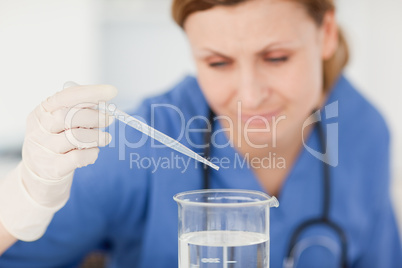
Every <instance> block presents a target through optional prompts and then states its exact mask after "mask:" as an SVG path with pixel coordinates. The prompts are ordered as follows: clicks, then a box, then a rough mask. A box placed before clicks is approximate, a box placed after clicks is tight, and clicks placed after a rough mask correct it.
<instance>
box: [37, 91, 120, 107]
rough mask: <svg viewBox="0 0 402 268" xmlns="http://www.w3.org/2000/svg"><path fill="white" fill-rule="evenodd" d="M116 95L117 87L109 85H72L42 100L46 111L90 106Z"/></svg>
mask: <svg viewBox="0 0 402 268" xmlns="http://www.w3.org/2000/svg"><path fill="white" fill-rule="evenodd" d="M116 95H117V89H116V88H115V87H114V86H110V85H89V86H72V87H68V88H65V89H63V90H62V91H60V92H57V93H56V94H54V95H53V96H51V97H49V98H47V99H46V100H45V101H43V102H42V104H41V105H42V106H43V108H44V109H45V110H46V111H48V112H53V111H55V110H58V109H61V108H65V107H72V106H76V105H81V107H92V106H94V105H97V104H98V103H99V102H101V101H108V100H110V99H112V98H114V97H115V96H116Z"/></svg>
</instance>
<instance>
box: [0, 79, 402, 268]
mask: <svg viewBox="0 0 402 268" xmlns="http://www.w3.org/2000/svg"><path fill="white" fill-rule="evenodd" d="M327 104H333V105H335V106H333V105H332V106H331V105H330V106H329V107H332V108H334V107H335V108H336V110H337V111H335V113H334V110H333V109H332V111H331V108H329V109H328V110H327V111H326V114H327V115H325V113H322V117H323V119H324V120H323V123H324V125H326V126H330V124H332V126H337V127H338V133H339V139H337V140H339V145H338V146H337V147H338V148H339V150H338V154H339V158H338V159H339V163H338V164H337V166H336V167H331V180H332V181H331V204H332V205H331V210H330V217H331V219H332V220H333V221H334V222H336V223H337V224H338V225H340V226H341V227H342V229H343V230H344V232H345V233H346V236H347V239H348V253H347V255H348V262H349V264H350V265H351V267H361V268H370V267H381V268H387V267H388V268H396V267H402V250H401V243H400V238H399V236H398V231H397V226H396V221H395V216H394V214H393V209H392V206H391V201H390V194H389V186H390V184H389V183H390V172H389V132H388V129H387V126H386V124H385V122H384V119H383V118H382V117H381V115H380V114H379V113H378V112H377V111H376V110H375V108H373V106H372V105H371V104H370V103H369V102H368V101H367V100H365V99H364V98H363V97H362V96H361V95H360V94H359V93H358V92H357V91H356V90H355V89H354V87H353V86H352V85H351V84H350V83H349V82H348V81H347V79H345V77H343V76H342V77H340V79H339V80H338V82H337V84H336V85H335V87H334V88H333V90H332V91H331V94H330V96H329V99H328V101H327ZM171 105H173V106H175V107H179V108H180V110H181V112H182V113H180V112H179V111H178V110H176V109H174V108H173V107H172V106H171ZM133 114H135V115H137V116H140V117H141V118H143V119H144V120H145V121H146V122H147V123H152V124H153V126H154V127H155V128H157V129H158V130H160V131H162V132H164V133H166V134H167V135H169V136H171V137H174V138H178V137H181V139H180V141H181V142H183V143H184V145H186V146H189V147H190V148H192V149H193V150H194V151H196V152H198V153H203V150H202V149H200V148H197V147H199V146H198V145H202V144H204V139H203V133H202V132H189V133H188V137H186V136H185V135H182V133H181V131H182V126H183V124H188V126H189V128H191V129H197V128H198V129H199V128H201V129H202V128H205V125H206V122H205V118H208V105H207V102H206V100H205V98H204V96H203V94H202V92H201V90H200V88H199V85H198V84H197V80H196V79H195V78H194V77H190V76H189V77H186V78H185V79H184V80H183V81H182V82H180V83H179V84H178V85H177V86H175V87H174V88H173V89H171V90H170V91H168V92H166V93H165V94H163V95H161V96H157V97H153V98H149V99H146V100H145V101H144V102H143V103H142V105H141V106H140V107H139V109H137V110H136V111H134V113H133ZM197 115H198V116H202V117H204V119H202V118H200V117H199V118H198V120H193V121H189V120H190V119H191V118H193V117H194V116H197ZM326 117H327V118H328V119H325V118H326ZM334 124H335V125H334ZM214 130H215V131H217V132H216V133H217V134H216V136H215V137H214V138H215V141H216V143H217V144H219V145H224V144H227V142H228V140H227V138H226V136H225V134H224V133H223V131H222V128H221V126H220V124H219V123H218V122H217V121H216V122H215V124H214ZM219 130H220V131H219ZM109 131H110V132H111V133H112V135H113V138H114V139H113V142H112V143H111V145H110V146H109V147H107V148H103V149H101V152H100V154H99V158H98V160H97V162H96V163H95V164H94V165H91V166H88V167H85V168H80V169H78V170H76V173H75V176H74V182H73V186H72V189H71V196H70V199H69V201H68V203H67V204H66V206H65V207H64V208H62V209H61V210H60V211H59V212H57V213H56V214H55V217H54V219H53V221H52V222H51V224H50V225H49V228H48V230H47V232H46V234H45V235H44V236H43V237H42V238H41V239H40V240H38V241H35V242H29V243H27V242H21V241H19V242H17V243H16V244H15V245H13V246H12V247H11V248H10V249H9V250H8V251H7V252H6V253H4V255H3V256H2V257H1V258H0V267H6V268H12V267H40V268H45V267H75V266H77V265H78V264H79V263H80V262H81V261H82V259H83V258H84V256H85V255H86V254H88V253H89V252H91V251H93V250H96V249H105V250H107V251H108V252H109V253H110V259H109V266H108V267H153V268H156V267H161V268H162V267H166V268H172V267H177V266H178V257H177V254H178V250H177V247H178V244H177V204H176V203H175V202H174V201H173V199H172V197H173V195H175V194H176V193H179V192H182V191H188V190H195V189H200V188H202V185H203V179H202V178H203V177H202V165H201V164H200V163H197V162H195V161H194V160H192V159H189V158H187V157H185V156H182V155H180V154H178V153H176V152H175V151H173V150H172V149H170V148H155V147H158V146H159V147H161V145H160V144H159V143H158V142H155V141H152V140H151V139H147V138H146V137H144V136H143V135H142V134H141V133H140V132H138V131H136V130H134V129H131V128H129V127H126V126H125V125H123V124H121V123H119V122H117V123H116V124H113V125H112V126H111V127H110V129H109ZM181 135H182V136H181ZM328 137H329V136H328ZM331 139H332V138H331V137H329V139H328V144H329V146H336V142H335V139H333V140H331ZM306 143H307V146H308V147H309V148H312V149H315V150H319V151H321V150H320V149H319V148H320V146H319V138H318V133H317V130H316V128H315V129H314V130H313V131H312V132H311V134H310V135H309V137H308V139H307V141H306ZM334 148H335V147H334ZM334 151H335V149H332V152H334ZM239 156H240V155H239V154H238V153H237V152H236V151H235V149H234V148H232V147H230V146H226V147H224V148H215V147H214V148H212V151H211V157H215V158H216V159H223V158H225V160H224V161H223V162H224V163H226V164H222V167H221V170H220V171H218V172H217V171H213V170H211V172H210V175H211V176H210V180H211V188H233V189H250V190H258V191H264V189H262V187H261V185H260V184H259V182H258V180H257V178H256V177H255V175H254V174H253V172H252V170H251V169H250V167H249V166H247V164H245V163H244V162H243V161H244V159H243V158H242V157H239ZM158 161H159V164H158ZM223 162H222V163H223ZM227 163H228V164H227ZM185 164H186V165H188V166H185ZM271 164H272V163H271ZM223 165H225V167H226V168H225V167H223ZM322 168H323V164H322V162H321V161H320V160H318V159H317V158H315V157H314V156H313V155H312V154H311V153H310V152H308V151H307V150H306V147H304V148H303V149H302V151H301V152H300V154H299V156H298V159H297V161H296V162H295V164H294V166H293V167H292V169H291V171H290V173H289V174H288V177H287V179H286V181H285V183H284V184H283V187H282V189H281V191H280V196H279V198H278V199H279V202H280V206H279V207H278V208H271V225H270V228H271V231H270V233H271V247H270V250H271V255H270V257H271V260H270V263H271V267H274V268H275V267H282V261H283V258H284V255H285V250H286V248H287V245H288V243H289V239H290V236H291V234H292V233H293V231H294V229H295V228H296V227H297V226H298V225H299V224H300V223H301V222H303V221H304V220H307V219H309V218H311V217H318V216H320V215H321V211H322V204H323V199H322ZM301 241H304V242H302V243H300V245H302V246H303V245H306V244H307V245H309V243H310V242H313V244H314V243H315V244H314V245H312V246H310V247H308V248H307V249H306V250H305V251H303V253H302V254H301V255H300V259H299V261H298V264H299V265H300V266H298V267H309V268H314V267H320V268H322V267H336V264H337V262H338V260H339V251H340V246H339V241H338V238H337V237H336V236H335V235H334V233H333V232H332V231H331V230H328V229H327V228H324V227H313V228H311V229H309V230H307V231H306V232H305V234H304V235H303V238H302V240H301ZM314 241H315V242H314ZM320 243H324V244H325V243H326V245H327V246H328V247H329V248H330V250H328V249H326V248H324V247H322V246H320V245H319V244H320Z"/></svg>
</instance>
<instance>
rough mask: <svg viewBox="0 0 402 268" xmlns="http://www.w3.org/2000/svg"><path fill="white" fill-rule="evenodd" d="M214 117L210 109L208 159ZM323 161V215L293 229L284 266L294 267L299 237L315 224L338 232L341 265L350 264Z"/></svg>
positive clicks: (206, 172)
mask: <svg viewBox="0 0 402 268" xmlns="http://www.w3.org/2000/svg"><path fill="white" fill-rule="evenodd" d="M214 117H215V114H214V112H213V111H212V110H211V109H209V115H208V120H209V123H210V126H211V128H210V131H208V132H205V135H204V142H205V143H204V144H205V145H206V146H205V148H204V157H205V158H206V159H209V157H210V155H211V146H212V144H211V133H212V131H213V130H212V128H213V127H212V126H213V122H214ZM316 125H317V130H318V134H319V139H320V147H321V148H325V143H324V141H325V136H324V130H323V127H322V123H321V122H320V120H317V123H316ZM324 160H325V159H324ZM322 162H323V201H324V202H323V209H322V213H321V216H320V217H316V218H311V219H308V220H306V221H304V222H302V223H300V224H299V226H297V227H296V228H295V230H294V231H293V234H292V235H291V238H290V242H289V245H288V248H287V251H286V257H285V259H284V262H283V267H285V268H290V267H294V264H295V253H296V250H295V247H296V244H297V243H298V241H299V238H300V237H301V234H302V233H303V232H304V231H306V229H308V228H310V227H313V226H317V225H324V226H327V227H329V228H330V229H331V230H333V231H334V232H335V233H336V235H337V236H338V238H339V241H340V243H341V259H340V265H341V266H340V267H341V268H347V267H348V265H347V251H348V250H347V249H348V245H347V239H346V234H345V232H344V231H343V230H342V228H341V227H340V226H339V225H338V224H336V223H335V222H333V221H332V220H331V219H330V217H329V210H330V207H331V204H330V201H331V189H330V183H331V178H330V176H331V173H330V170H329V168H330V167H329V164H328V161H322ZM203 187H204V189H209V188H210V179H209V168H208V167H206V166H205V167H204V168H203ZM324 246H325V245H324Z"/></svg>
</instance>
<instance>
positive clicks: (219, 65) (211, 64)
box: [209, 61, 228, 67]
mask: <svg viewBox="0 0 402 268" xmlns="http://www.w3.org/2000/svg"><path fill="white" fill-rule="evenodd" d="M227 64H228V63H227V62H224V61H221V62H212V63H209V66H210V67H223V66H225V65H227Z"/></svg>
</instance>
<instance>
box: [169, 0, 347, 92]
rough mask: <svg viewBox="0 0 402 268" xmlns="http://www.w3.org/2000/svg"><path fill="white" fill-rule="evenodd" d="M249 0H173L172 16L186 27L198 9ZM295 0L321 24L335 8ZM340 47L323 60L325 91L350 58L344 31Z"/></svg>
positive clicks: (324, 1) (315, 0) (325, 0)
mask: <svg viewBox="0 0 402 268" xmlns="http://www.w3.org/2000/svg"><path fill="white" fill-rule="evenodd" d="M246 1H249V0H173V4H172V16H173V19H174V20H175V21H176V23H177V24H178V25H179V26H180V27H182V28H183V27H184V22H185V21H186V19H187V17H188V16H189V15H190V14H192V13H194V12H197V11H202V10H207V9H210V8H212V7H214V6H218V5H224V6H231V5H236V4H239V3H242V2H246ZM288 1H294V2H297V3H299V4H301V5H302V6H304V7H305V9H306V11H307V13H308V14H309V15H310V16H311V18H312V19H313V20H314V21H315V23H317V25H318V26H320V25H321V24H322V23H323V19H324V15H325V14H326V12H328V11H332V10H335V5H334V1H333V0H288ZM338 39H339V41H338V48H337V49H336V51H335V53H334V55H332V57H331V58H329V59H327V60H325V61H324V62H323V66H324V68H323V69H324V71H323V81H324V85H323V87H324V91H325V92H327V91H329V90H330V89H331V87H332V86H333V84H334V83H335V81H336V80H337V79H338V77H339V75H340V74H341V72H342V70H343V68H344V67H345V66H346V64H347V62H348V60H349V48H348V44H347V42H346V39H345V36H344V34H343V33H342V31H341V30H340V29H339V31H338Z"/></svg>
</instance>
